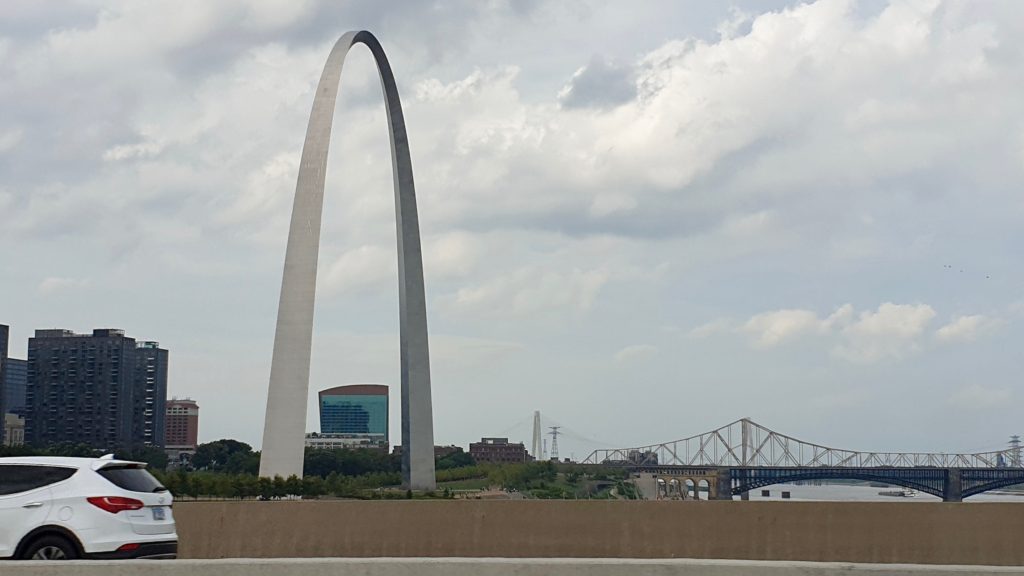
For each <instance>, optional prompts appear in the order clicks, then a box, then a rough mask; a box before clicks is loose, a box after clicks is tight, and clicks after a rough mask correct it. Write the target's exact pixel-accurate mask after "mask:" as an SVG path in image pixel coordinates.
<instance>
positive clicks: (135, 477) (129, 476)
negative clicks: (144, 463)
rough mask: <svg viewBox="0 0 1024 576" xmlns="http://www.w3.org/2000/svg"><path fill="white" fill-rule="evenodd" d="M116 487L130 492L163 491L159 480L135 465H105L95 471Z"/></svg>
mask: <svg viewBox="0 0 1024 576" xmlns="http://www.w3.org/2000/svg"><path fill="white" fill-rule="evenodd" d="M96 473H97V474H99V475H100V476H103V477H104V478H106V479H107V480H109V481H110V482H111V483H112V484H114V485H115V486H117V487H118V488H122V489H124V490H129V491H131V492H164V491H166V490H167V488H164V487H163V486H162V485H161V484H160V481H159V480H157V479H156V478H154V477H153V475H152V474H150V473H149V472H147V471H146V469H145V468H140V467H138V466H137V465H126V466H107V467H105V468H101V469H99V470H97V471H96Z"/></svg>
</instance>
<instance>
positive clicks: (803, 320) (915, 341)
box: [688, 302, 984, 364]
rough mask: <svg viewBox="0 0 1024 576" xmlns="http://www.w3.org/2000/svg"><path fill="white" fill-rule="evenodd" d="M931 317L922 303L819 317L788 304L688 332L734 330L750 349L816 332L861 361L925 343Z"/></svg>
mask: <svg viewBox="0 0 1024 576" xmlns="http://www.w3.org/2000/svg"><path fill="white" fill-rule="evenodd" d="M934 317H935V310H934V309H933V308H932V307H931V306H929V305H927V304H893V303H891V302H886V303H884V304H881V305H880V306H879V307H878V308H877V309H876V310H864V311H861V312H860V313H859V314H856V312H855V310H854V308H853V305H852V304H843V305H842V306H839V307H838V308H836V309H835V310H834V311H833V312H832V313H831V314H829V315H828V316H825V317H821V316H819V315H818V313H817V312H815V311H813V310H806V309H800V308H790V309H781V310H772V311H768V312H761V313H759V314H755V315H753V316H751V317H750V318H749V319H748V320H746V321H745V322H741V323H735V322H733V321H730V320H729V319H724V318H723V319H718V320H714V321H711V322H708V323H706V324H703V325H701V326H698V327H696V328H694V329H692V330H690V332H689V333H688V335H689V336H690V337H691V338H706V337H708V336H711V335H714V334H720V333H726V332H735V333H739V334H743V335H745V336H747V337H749V338H750V340H751V344H752V345H753V346H754V348H759V349H769V348H774V347H777V346H781V345H783V344H787V343H792V342H796V341H799V340H803V339H807V338H810V337H816V338H819V339H826V340H825V341H826V342H831V343H832V344H831V346H832V354H833V355H834V356H835V357H837V358H841V359H843V360H847V361H850V362H855V363H866V364H867V363H874V362H879V361H883V360H895V359H900V358H903V357H904V356H906V355H908V354H910V353H912V352H914V351H917V350H920V349H921V348H922V347H923V346H924V345H925V344H926V342H925V340H924V336H925V330H926V328H927V326H928V324H929V322H931V320H932V318H934ZM965 324H967V325H971V326H972V327H973V328H975V329H977V328H979V327H980V325H982V324H984V322H979V323H978V325H977V326H975V325H974V324H975V322H974V321H968V322H966V323H965ZM952 330H953V329H951V331H952ZM961 330H963V327H961ZM940 331H941V330H940Z"/></svg>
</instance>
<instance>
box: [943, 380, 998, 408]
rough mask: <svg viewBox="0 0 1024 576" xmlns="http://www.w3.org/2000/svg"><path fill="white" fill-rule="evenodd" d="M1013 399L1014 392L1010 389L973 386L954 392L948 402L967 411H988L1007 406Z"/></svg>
mask: <svg viewBox="0 0 1024 576" xmlns="http://www.w3.org/2000/svg"><path fill="white" fill-rule="evenodd" d="M1012 399H1013V391H1012V390H1010V389H1009V388H995V387H989V386H982V385H981V384H971V385H970V386H965V387H963V388H960V389H958V390H956V391H955V392H953V394H951V395H950V396H949V398H948V402H949V403H950V404H952V405H953V406H955V407H956V408H961V409H967V410H987V409H991V408H995V407H997V406H1003V405H1006V404H1007V403H1008V402H1010V401H1011V400H1012Z"/></svg>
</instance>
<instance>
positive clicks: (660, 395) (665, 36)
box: [0, 0, 1024, 458]
mask: <svg viewBox="0 0 1024 576" xmlns="http://www.w3.org/2000/svg"><path fill="white" fill-rule="evenodd" d="M354 29H368V30H370V31H372V32H373V33H374V34H376V35H377V37H378V38H379V39H380V41H381V43H382V44H383V46H384V49H385V51H386V52H387V54H388V57H389V59H390V61H391V65H392V68H393V70H394V72H395V75H396V77H397V81H398V86H399V91H400V93H401V96H402V99H403V106H404V110H405V117H406V122H407V127H408V131H409V138H410V144H411V148H412V160H413V168H414V172H415V177H416V189H417V192H418V203H419V215H420V226H421V232H422V235H423V236H422V242H423V250H424V269H425V279H426V286H427V300H428V322H429V329H430V351H431V368H432V381H433V406H434V425H435V440H436V442H437V443H438V444H451V443H455V444H460V445H463V446H465V445H467V444H468V443H469V442H471V441H474V440H476V439H478V438H480V437H482V436H509V437H511V438H512V439H513V440H523V441H525V442H526V443H527V445H528V446H529V442H530V424H531V419H532V414H533V411H534V410H540V411H541V412H542V414H543V415H544V418H545V424H554V423H557V424H560V425H563V426H565V427H566V430H567V431H568V432H569V434H568V435H567V436H564V437H562V438H561V439H560V441H559V443H560V448H561V455H562V456H573V457H576V458H582V457H585V455H586V454H587V453H589V451H590V450H592V449H595V448H606V447H627V446H637V445H644V444H652V443H658V442H664V441H669V440H673V439H677V438H683V437H687V436H691V435H695V434H698V433H700V432H703V431H706V430H710V429H713V428H717V427H719V426H721V425H724V424H727V423H729V422H732V421H734V420H736V419H739V418H742V417H750V418H752V419H754V420H755V421H757V422H759V423H761V424H763V425H765V426H768V427H769V428H773V429H775V430H778V431H780V432H785V433H788V434H790V435H792V436H796V437H799V438H803V439H807V440H810V441H814V442H818V443H820V444H825V445H829V446H834V447H840V448H850V449H865V450H891V451H899V450H907V451H911V450H915V451H949V452H956V451H980V450H992V449H1000V448H1003V447H1005V446H1006V442H1007V440H1008V439H1009V436H1010V435H1011V434H1022V433H1024V422H1022V419H1021V416H1020V409H1019V406H1020V402H1021V400H1022V398H1024V381H1022V377H1021V374H1022V373H1024V354H1022V353H1021V344H1022V342H1024V267H1022V266H1021V262H1022V259H1024V232H1022V230H1024V98H1022V97H1021V94H1022V93H1024V4H1021V3H1020V2H1018V1H1016V0H1004V1H998V0H993V1H991V2H984V3H980V2H979V3H975V2H966V1H942V0H892V1H885V0H873V1H869V0H861V1H856V0H818V1H816V2H807V3H798V2H793V1H782V0H780V1H754V0H733V1H731V2H714V3H711V2H704V1H702V0H667V1H664V2H656V1H638V2H629V3H625V2H613V1H611V0H583V1H573V2H557V3H556V2H536V1H530V0H524V1H520V2H516V1H512V0H504V1H503V0H487V1H478V0H462V1H459V0H452V1H444V2H440V1H439V2H411V1H392V2H337V1H333V0H325V1H317V0H251V1H241V0H222V1H218V2H207V1H205V0H174V1H157V0H153V1H137V0H120V1H119V0H108V1H104V2H99V1H92V0H81V1H68V2H62V3H56V2H53V3H51V2H47V3H39V2H35V1H32V0H5V1H4V2H2V3H0V78H2V79H3V80H2V82H0V110H2V113H0V251H2V255H3V256H2V258H0V323H5V324H10V325H11V327H12V349H11V355H12V356H13V357H24V355H25V350H26V348H27V338H28V337H29V336H30V335H31V333H32V331H33V330H35V329H38V328H53V327H59V328H67V329H72V330H75V331H78V332H88V331H91V330H92V329H93V328H98V327H117V328H122V329H124V330H125V331H126V332H127V334H128V335H129V336H133V337H135V338H137V339H145V340H156V341H159V342H160V343H161V345H162V346H163V347H165V348H167V349H169V350H170V358H171V360H170V378H169V393H170V395H173V396H190V397H192V398H194V399H196V400H197V401H198V402H199V404H200V406H201V414H202V416H201V424H200V440H201V441H210V440H214V439H218V438H236V439H239V440H242V441H245V442H248V443H250V444H252V445H254V446H256V447H258V446H259V445H260V443H261V436H262V427H263V417H264V410H265V406H266V390H267V384H268V379H269V371H270V353H271V349H272V346H273V338H274V326H275V320H276V314H277V301H278V294H279V290H280V282H281V273H282V267H283V262H284V248H285V242H286V238H287V227H288V221H289V217H290V211H291V202H292V198H293V194H294V189H295V180H296V175H297V169H298V163H299V156H300V153H301V147H302V140H303V135H304V130H305V127H306V121H307V119H308V115H309V111H310V107H311V105H312V98H313V92H314V90H315V85H316V81H317V79H318V78H319V74H320V71H321V69H322V67H323V64H324V61H325V60H326V57H327V54H328V52H329V51H330V48H331V46H332V44H333V42H334V41H335V40H336V39H337V38H338V36H340V35H341V34H342V33H344V32H345V31H348V30H354ZM340 94H341V95H340V98H339V104H338V107H337V110H336V115H335V123H334V132H333V141H332V146H331V153H330V158H329V162H328V174H327V189H326V194H325V197H326V204H325V210H324V220H323V236H322V245H321V251H320V264H319V276H318V292H317V296H318V301H317V309H316V323H315V327H314V336H313V340H314V350H313V358H312V375H311V381H310V403H309V417H308V424H307V428H308V429H309V430H311V431H312V430H315V429H316V427H317V421H316V401H315V394H316V391H317V390H319V389H323V388H327V387H332V386H337V385H343V384H351V383H366V382H374V383H384V384H389V385H391V386H393V388H392V403H391V423H392V426H391V428H392V429H391V436H392V438H393V439H398V438H400V437H401V436H400V430H399V422H400V419H399V414H400V408H399V404H398V402H399V398H400V395H399V394H398V385H399V381H400V380H399V366H398V304H397V302H398V289H397V265H396V244H395V243H396V240H395V225H394V200H393V198H394V197H393V190H392V183H391V169H390V162H391V160H390V157H389V153H390V152H389V147H388V133H387V127H386V121H385V114H384V108H383V102H382V98H381V95H380V87H379V82H378V78H377V75H376V72H375V70H374V69H373V65H372V60H371V58H370V56H369V53H368V51H367V50H365V48H363V47H357V48H355V49H354V50H353V51H352V53H351V54H350V56H349V58H348V62H347V63H346V66H345V70H344V73H343V75H342V86H341V92H340ZM396 443H397V442H396Z"/></svg>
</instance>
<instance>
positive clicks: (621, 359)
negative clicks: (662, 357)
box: [613, 344, 658, 364]
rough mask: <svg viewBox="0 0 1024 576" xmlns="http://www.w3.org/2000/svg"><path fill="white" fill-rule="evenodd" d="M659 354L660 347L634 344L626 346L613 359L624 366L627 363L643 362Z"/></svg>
mask: <svg viewBox="0 0 1024 576" xmlns="http://www.w3.org/2000/svg"><path fill="white" fill-rule="evenodd" d="M657 353H658V347H657V346H652V345H651V344H632V345H630V346H626V347H625V348H622V349H621V350H619V351H617V352H616V353H615V354H614V355H613V358H614V359H615V361H616V362H618V363H620V364H624V363H627V362H634V361H637V360H643V359H645V358H650V357H651V356H653V355H655V354H657Z"/></svg>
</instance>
